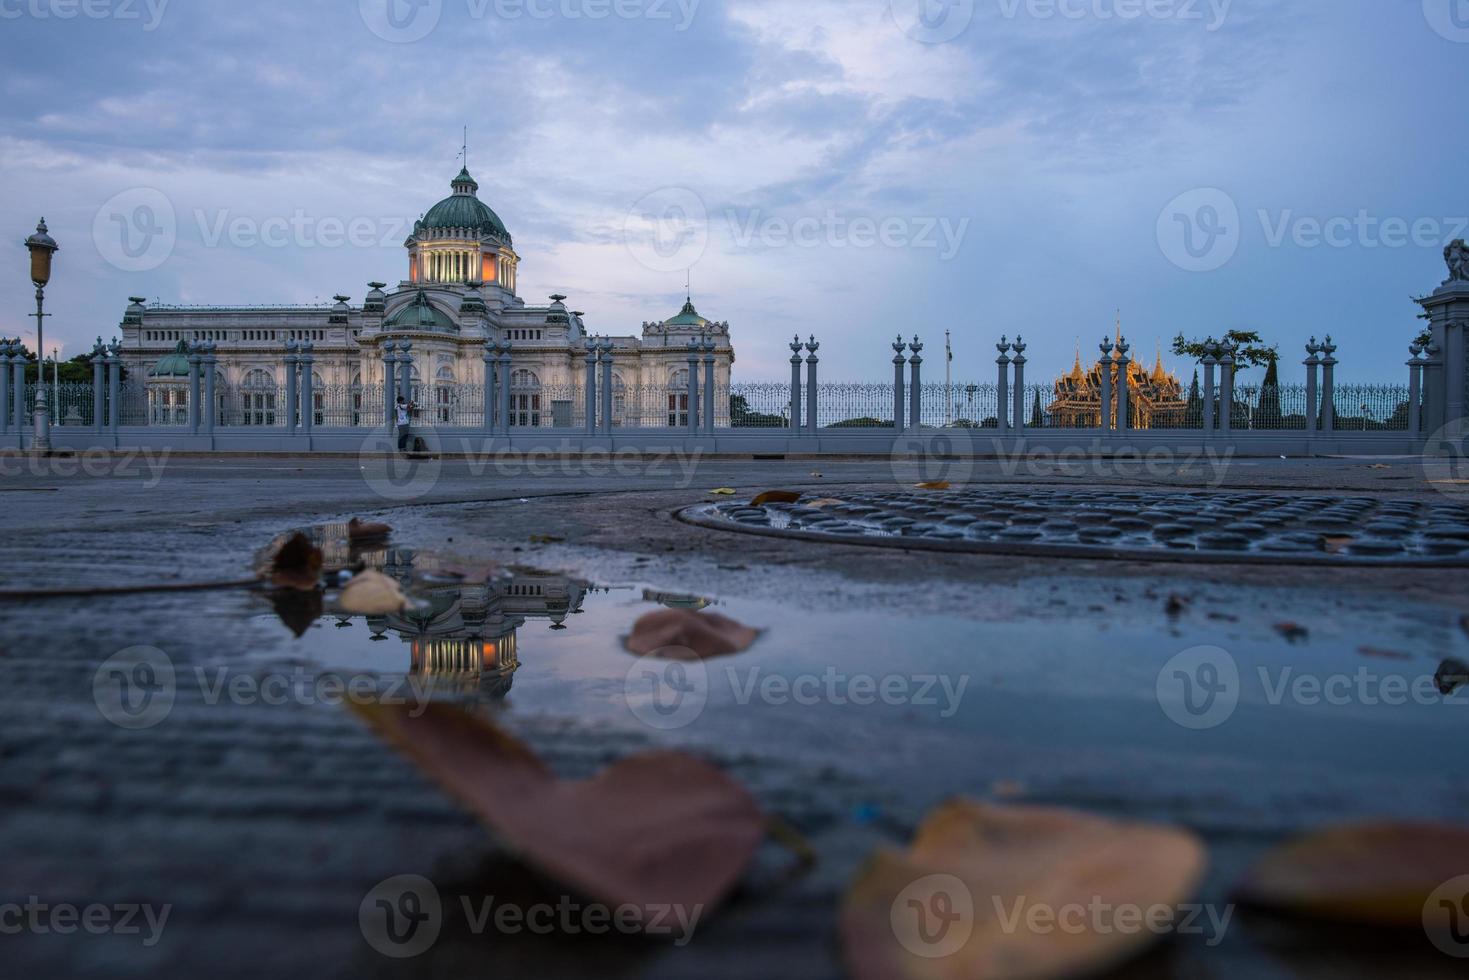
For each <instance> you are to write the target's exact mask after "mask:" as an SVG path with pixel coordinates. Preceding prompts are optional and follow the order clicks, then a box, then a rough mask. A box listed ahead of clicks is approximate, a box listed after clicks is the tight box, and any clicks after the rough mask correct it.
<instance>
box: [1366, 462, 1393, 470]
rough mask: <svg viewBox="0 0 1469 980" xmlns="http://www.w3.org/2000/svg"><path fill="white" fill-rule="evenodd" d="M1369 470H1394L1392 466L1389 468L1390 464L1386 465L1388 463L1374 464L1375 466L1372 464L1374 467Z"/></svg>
mask: <svg viewBox="0 0 1469 980" xmlns="http://www.w3.org/2000/svg"><path fill="white" fill-rule="evenodd" d="M1369 469H1374V470H1390V469H1392V467H1391V466H1389V465H1388V464H1386V463H1373V464H1372V465H1371V466H1370V467H1369Z"/></svg>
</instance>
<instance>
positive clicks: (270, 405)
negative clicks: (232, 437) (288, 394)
mask: <svg viewBox="0 0 1469 980" xmlns="http://www.w3.org/2000/svg"><path fill="white" fill-rule="evenodd" d="M275 396H276V390H275V376H274V375H272V374H271V373H270V372H269V371H267V370H265V369H264V368H255V369H254V370H252V371H248V372H246V373H245V381H244V383H243V384H242V385H241V386H240V424H241V425H275Z"/></svg>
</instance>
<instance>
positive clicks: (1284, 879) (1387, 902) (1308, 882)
mask: <svg viewBox="0 0 1469 980" xmlns="http://www.w3.org/2000/svg"><path fill="white" fill-rule="evenodd" d="M1466 850H1469V827H1462V826H1455V825H1451V824H1436V823H1400V822H1392V821H1384V822H1377V823H1357V824H1345V825H1342V826H1338V827H1331V828H1328V829H1326V830H1323V831H1318V832H1316V833H1314V834H1308V835H1307V836H1305V837H1302V838H1299V839H1297V840H1295V841H1292V842H1291V843H1289V844H1286V845H1285V846H1283V847H1279V848H1277V849H1275V850H1273V851H1271V852H1270V853H1268V854H1266V855H1265V857H1264V858H1262V859H1261V860H1260V861H1259V862H1258V863H1257V864H1256V865H1255V866H1254V867H1253V868H1251V869H1250V871H1249V873H1248V874H1247V875H1246V877H1245V879H1244V881H1243V882H1242V883H1241V884H1240V885H1239V887H1238V888H1237V889H1236V895H1237V896H1238V897H1239V899H1240V900H1241V901H1243V902H1247V903H1249V904H1251V905H1258V906H1264V907H1267V908H1273V909H1279V910H1281V911H1285V912H1292V913H1296V914H1299V915H1305V916H1311V917H1316V918H1324V919H1336V920H1345V921H1348V922H1363V923H1371V924H1375V925H1389V926H1410V927H1414V928H1418V927H1421V924H1422V922H1423V912H1424V908H1423V907H1424V903H1425V902H1426V901H1427V900H1428V896H1429V895H1430V894H1432V893H1433V891H1434V890H1435V889H1437V888H1438V887H1439V886H1440V885H1442V884H1443V883H1444V881H1445V879H1448V878H1451V877H1453V869H1454V868H1456V867H1459V866H1460V865H1461V864H1462V856H1463V855H1464V853H1465V852H1466Z"/></svg>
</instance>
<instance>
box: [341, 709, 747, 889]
mask: <svg viewBox="0 0 1469 980" xmlns="http://www.w3.org/2000/svg"><path fill="white" fill-rule="evenodd" d="M353 707H354V709H355V710H356V711H357V712H358V713H359V714H360V715H362V716H363V717H364V718H365V719H366V720H367V721H368V722H369V723H370V724H371V725H372V726H373V727H374V728H375V729H377V731H378V732H379V734H381V735H383V736H384V737H385V738H387V739H388V741H390V742H392V743H393V744H394V745H395V746H396V747H397V748H398V749H399V750H401V751H402V752H403V753H404V754H406V755H407V756H408V757H409V758H410V759H412V760H413V761H414V762H415V763H417V765H418V766H419V768H421V769H422V770H423V771H424V772H425V773H427V774H428V775H429V776H430V777H431V778H432V779H433V780H434V781H435V782H437V783H438V784H439V785H440V786H441V787H443V788H444V790H446V791H447V792H448V793H449V794H450V795H451V796H453V797H455V798H456V799H458V800H459V801H460V802H462V803H463V804H465V806H467V807H468V808H469V809H470V810H472V811H473V812H474V814H475V815H476V816H477V817H479V818H480V820H481V821H483V822H484V823H485V824H486V825H487V826H488V827H489V828H490V829H491V830H493V831H494V832H495V834H496V835H497V836H498V837H500V838H501V839H502V840H503V841H504V842H505V843H506V844H507V845H508V846H509V847H510V848H512V849H513V850H515V852H516V853H517V855H518V856H519V857H520V858H521V859H523V860H524V861H525V862H526V863H528V864H530V865H533V866H535V867H536V868H538V869H540V870H541V871H543V872H544V873H546V874H549V875H550V876H551V877H553V878H555V879H556V880H557V881H560V882H562V883H564V884H567V885H570V886H573V887H575V888H577V889H578V890H579V891H581V892H582V893H584V894H585V895H586V896H588V897H590V898H593V899H596V900H598V901H601V902H605V903H607V904H609V905H623V904H629V905H635V906H638V907H639V908H643V909H647V908H649V907H651V906H655V905H662V906H675V907H682V909H684V910H687V912H690V913H691V912H692V911H693V910H694V909H695V908H696V907H699V906H703V908H704V910H705V911H707V910H708V909H709V908H711V907H713V906H715V905H717V904H718V903H719V902H720V901H721V900H722V899H723V898H724V896H725V895H726V894H728V892H729V890H730V889H731V888H732V887H733V886H734V885H735V884H736V882H738V881H739V879H740V877H741V875H742V874H743V873H744V871H745V868H746V867H747V866H748V865H749V863H750V860H751V859H752V858H753V857H754V854H755V851H756V849H757V848H758V847H759V846H760V842H761V840H763V838H764V836H765V815H764V814H763V813H762V812H761V810H760V807H759V806H758V805H757V804H756V802H755V800H754V799H753V798H752V797H751V796H750V794H749V792H748V791H747V790H746V789H745V788H744V787H743V786H741V785H740V784H739V783H737V782H735V781H734V780H733V779H731V778H730V777H729V776H727V775H725V773H723V772H722V771H720V770H719V769H717V768H715V767H714V766H712V765H710V764H709V763H707V762H704V761H702V760H699V759H696V758H694V757H692V756H689V755H685V754H683V753H679V752H649V753H645V754H642V755H636V756H632V757H631V758H627V759H623V760H621V761H619V762H616V763H614V764H613V765H611V766H609V767H608V768H606V769H604V770H602V771H601V772H600V773H598V774H597V775H596V776H594V777H592V778H591V779H589V780H585V781H580V782H571V781H563V780H560V779H557V778H556V776H555V775H553V774H552V773H551V772H550V771H549V770H548V769H547V768H546V766H545V764H544V763H542V762H541V760H540V759H539V758H537V757H536V755H535V754H534V753H532V752H531V751H530V749H528V748H527V747H526V746H525V745H523V744H522V743H521V742H519V741H517V740H516V739H515V738H514V737H512V736H511V735H509V734H508V733H506V732H505V731H503V730H502V729H500V728H499V727H497V726H495V725H494V724H492V723H490V722H489V721H487V720H485V719H483V718H480V717H477V716H475V715H472V714H469V713H466V712H465V711H464V710H462V709H460V708H456V707H453V706H450V705H446V704H431V705H428V706H423V705H384V704H356V703H354V704H353ZM420 712H422V714H421V715H420V714H419V713H420ZM415 715H419V716H418V717H414V716H415Z"/></svg>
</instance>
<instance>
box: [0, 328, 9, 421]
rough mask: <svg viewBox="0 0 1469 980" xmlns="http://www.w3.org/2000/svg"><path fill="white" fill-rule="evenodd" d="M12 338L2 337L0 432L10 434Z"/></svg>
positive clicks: (0, 342)
mask: <svg viewBox="0 0 1469 980" xmlns="http://www.w3.org/2000/svg"><path fill="white" fill-rule="evenodd" d="M10 351H11V346H10V340H9V339H7V338H5V337H0V433H4V434H6V435H9V434H10Z"/></svg>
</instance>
